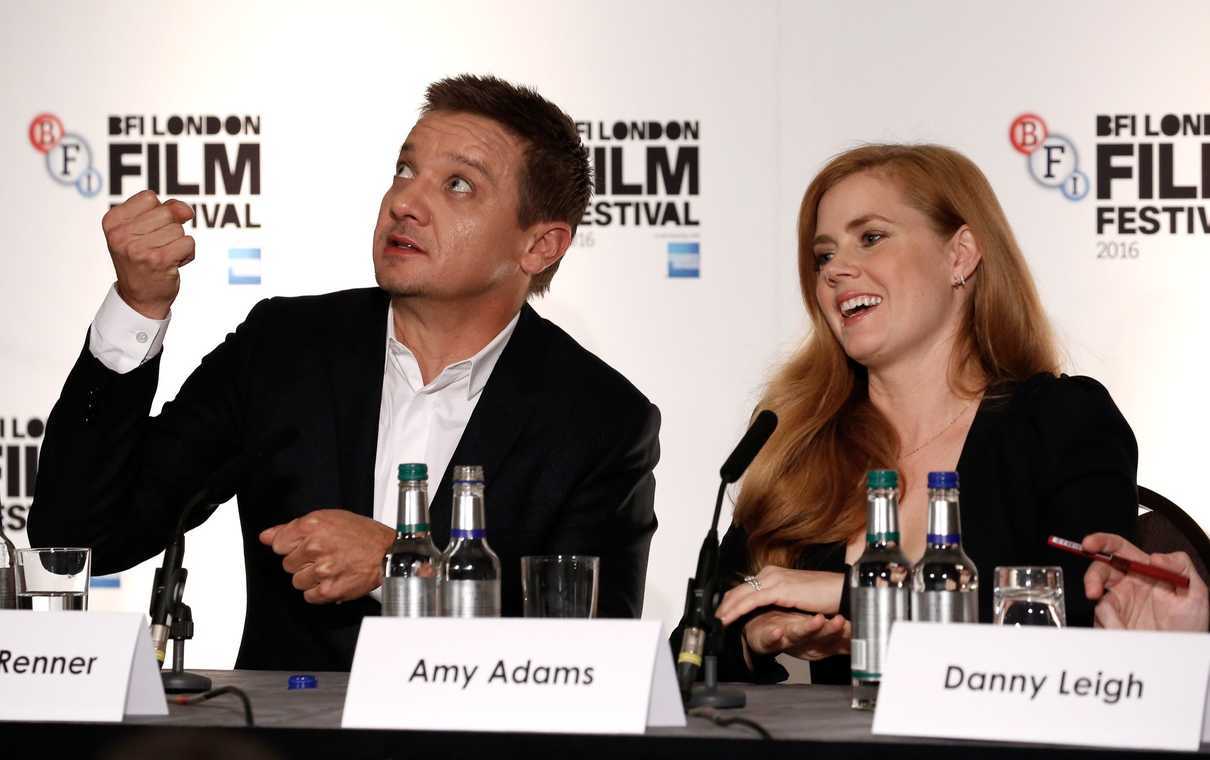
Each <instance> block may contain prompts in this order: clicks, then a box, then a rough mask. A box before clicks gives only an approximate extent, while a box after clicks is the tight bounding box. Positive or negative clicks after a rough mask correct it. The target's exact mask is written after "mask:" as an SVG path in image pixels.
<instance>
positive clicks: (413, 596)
mask: <svg viewBox="0 0 1210 760" xmlns="http://www.w3.org/2000/svg"><path fill="white" fill-rule="evenodd" d="M382 614H383V617H409V618H416V617H436V616H437V614H438V610H437V579H436V578H432V577H429V578H419V577H415V576H413V577H411V578H398V577H393V578H387V579H385V580H384V581H383V582H382Z"/></svg>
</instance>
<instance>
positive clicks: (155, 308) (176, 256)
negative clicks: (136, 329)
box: [101, 190, 194, 319]
mask: <svg viewBox="0 0 1210 760" xmlns="http://www.w3.org/2000/svg"><path fill="white" fill-rule="evenodd" d="M192 218H193V209H191V208H189V206H187V205H185V204H184V203H182V202H180V201H178V200H168V201H164V202H163V203H161V202H160V199H159V198H157V197H156V195H155V193H153V192H151V191H150V190H144V191H142V192H140V193H136V194H135V195H132V196H130V197H129V198H127V199H126V200H125V201H123V202H122V204H121V205H119V206H114V207H113V208H111V209H110V210H109V212H108V213H107V214H105V216H104V217H103V218H102V219H101V228H102V229H103V230H105V242H106V243H107V244H108V245H109V255H110V257H111V258H113V268H114V271H115V272H117V275H118V295H120V296H121V297H122V300H123V301H125V302H126V303H127V304H128V305H129V306H130V308H132V309H134V310H135V311H137V312H139V313H140V314H142V315H143V316H145V317H149V318H151V319H164V318H166V317H167V316H168V310H169V309H170V308H171V307H172V302H173V301H174V300H176V295H177V293H178V292H180V289H181V277H180V274H179V272H178V271H177V270H178V269H179V268H180V267H183V266H185V265H186V264H188V263H189V262H190V261H193V247H194V242H193V238H192V237H190V236H188V235H186V234H185V228H184V226H183V223H184V222H187V221H189V220H190V219H192Z"/></svg>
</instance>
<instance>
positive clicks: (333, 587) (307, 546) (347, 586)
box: [260, 509, 395, 604]
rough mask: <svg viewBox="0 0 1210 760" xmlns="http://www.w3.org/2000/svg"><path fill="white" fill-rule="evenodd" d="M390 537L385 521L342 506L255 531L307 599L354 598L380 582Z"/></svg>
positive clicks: (317, 601) (318, 601) (319, 601)
mask: <svg viewBox="0 0 1210 760" xmlns="http://www.w3.org/2000/svg"><path fill="white" fill-rule="evenodd" d="M394 540H395V531H393V530H391V529H390V528H388V527H387V526H385V525H383V524H382V523H380V522H378V521H377V520H371V519H370V518H368V517H363V516H361V515H357V514H354V513H352V512H349V511H347V510H343V509H318V510H316V511H314V512H310V513H308V514H306V515H303V516H302V517H299V518H297V519H295V520H291V521H290V522H288V523H285V524H283V525H275V526H274V527H272V528H266V529H265V530H263V531H261V534H260V542H261V543H262V544H265V545H266V546H270V547H272V548H273V551H274V552H276V553H277V554H279V555H281V556H282V557H283V559H282V562H281V564H282V567H283V568H285V570H286V572H287V573H290V574H291V575H293V576H294V588H296V589H298V590H299V591H302V592H303V598H304V599H306V600H307V601H308V602H310V603H311V604H327V603H329V602H344V601H348V600H350V599H357V598H359V597H362V596H365V595H366V594H368V593H370V592H371V591H373V590H374V589H376V588H378V586H380V585H382V560H383V556H384V555H386V553H387V549H389V548H390V546H391V543H392V542H394Z"/></svg>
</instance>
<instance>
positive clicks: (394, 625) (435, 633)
mask: <svg viewBox="0 0 1210 760" xmlns="http://www.w3.org/2000/svg"><path fill="white" fill-rule="evenodd" d="M341 724H342V725H343V726H344V727H346V728H395V729H435V730H461V731H535V732H544V733H632V734H640V733H643V730H644V728H645V727H647V726H684V725H685V713H684V711H683V710H682V708H681V701H680V694H679V692H678V691H677V685H676V673H675V671H674V670H673V667H672V653H671V651H670V650H669V649H668V642H667V639H666V637H665V636H664V634H663V631H662V630H661V627H660V624H659V623H656V622H649V621H642V620H550V619H547V620H534V619H529V620H526V619H520V618H504V619H499V618H497V619H473V620H464V619H453V618H423V619H405V618H366V619H365V621H363V622H362V625H361V634H360V636H359V638H358V640H357V651H356V652H355V654H354V655H353V669H352V672H351V673H350V674H349V689H348V694H347V695H346V697H345V708H344V715H343V718H342V722H341Z"/></svg>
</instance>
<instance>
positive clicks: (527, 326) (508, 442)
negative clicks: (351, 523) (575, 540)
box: [429, 304, 546, 546]
mask: <svg viewBox="0 0 1210 760" xmlns="http://www.w3.org/2000/svg"><path fill="white" fill-rule="evenodd" d="M543 327H544V324H543V321H542V318H541V317H539V316H538V314H537V312H535V311H534V310H533V309H531V308H530V306H529V304H525V305H524V306H522V307H521V318H520V319H519V320H517V327H516V329H515V330H513V334H512V336H511V337H510V338H509V340H508V344H507V345H506V346H505V347H504V351H503V352H501V354H500V361H499V362H497V363H496V366H495V368H494V369H493V370H492V374H491V377H490V378H488V380H487V385H485V386H484V388H483V395H482V396H480V398H479V403H477V404H476V405H475V411H474V412H472V413H471V418H470V420H468V421H467V423H466V429H465V430H464V431H463V432H462V438H460V439H459V440H458V447H457V448H456V449H454V456H453V458H452V459H451V460H450V464H449V467H448V468H446V471H445V473H444V474H443V475H442V478H441V485H440V486H439V487H438V490H437V493H436V494H433V495H431V498H430V501H431V505H430V507H429V523H430V525H431V526H432V528H431V529H432V533H433V541H434V542H435V543H436V544H437V545H438V546H445V545H446V544H447V543H448V542H449V533H450V517H451V509H452V490H453V477H454V467H455V466H456V465H463V464H466V465H475V464H477V465H482V466H483V476H484V479H485V480H486V481H487V486H488V488H489V489H490V487H491V483H492V479H493V478H494V477H495V476H496V473H497V472H499V468H500V467H501V465H502V463H503V462H504V459H505V457H506V456H507V455H508V453H509V451H510V450H511V449H512V447H513V444H514V443H516V440H517V436H518V435H520V433H521V429H522V428H523V427H524V425H525V422H526V420H527V419H528V418H529V416H530V414H532V413H533V409H534V402H535V400H536V391H537V390H538V387H539V381H540V379H541V376H542V373H541V362H542V356H543V354H544V353H545V348H546V340H545V330H544V329H543ZM430 493H431V492H430Z"/></svg>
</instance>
